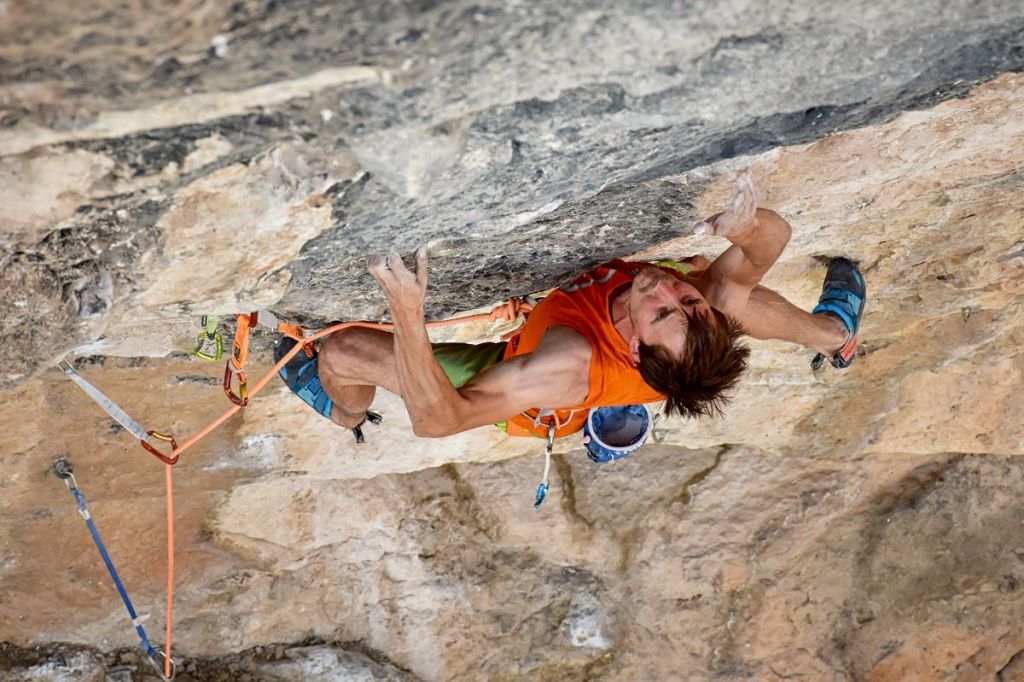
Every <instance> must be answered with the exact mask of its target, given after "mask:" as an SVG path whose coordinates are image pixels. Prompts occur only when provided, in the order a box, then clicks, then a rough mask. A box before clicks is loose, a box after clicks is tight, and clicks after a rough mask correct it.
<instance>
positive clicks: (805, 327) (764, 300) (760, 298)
mask: <svg viewBox="0 0 1024 682" xmlns="http://www.w3.org/2000/svg"><path fill="white" fill-rule="evenodd" d="M734 317H736V319H737V320H739V322H740V325H741V326H742V327H743V330H744V331H745V332H746V333H747V334H749V335H750V336H753V337H754V338H755V339H763V340H767V339H778V340H780V341H790V342H792V343H797V344H800V345H802V346H806V347H807V348H810V349H812V350H816V351H818V352H819V353H824V354H826V355H831V354H832V353H834V352H835V351H836V350H837V349H838V348H840V347H841V346H842V345H843V344H844V343H846V341H847V338H848V337H849V334H848V332H847V330H846V326H845V325H844V324H843V322H842V320H840V319H839V318H838V317H836V316H835V315H832V314H831V313H827V312H820V313H814V314H812V313H809V312H807V311H806V310H801V309H800V308H797V307H796V306H795V305H793V304H792V303H790V302H789V301H787V300H786V299H785V298H783V297H782V296H780V295H779V294H777V293H776V292H774V291H772V290H771V289H768V288H767V287H763V286H760V285H758V286H757V287H755V288H754V290H753V291H751V292H750V300H749V301H748V302H747V305H746V307H744V308H743V310H742V311H740V313H739V314H738V315H734Z"/></svg>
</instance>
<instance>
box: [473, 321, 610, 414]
mask: <svg viewBox="0 0 1024 682" xmlns="http://www.w3.org/2000/svg"><path fill="white" fill-rule="evenodd" d="M590 359H591V347H590V343H589V342H588V341H587V340H586V338H584V337H583V336H582V335H581V334H579V333H578V332H576V331H574V330H572V329H569V328H568V327H552V328H551V329H549V330H548V332H547V333H546V334H545V336H544V338H543V340H542V341H541V343H540V345H539V346H538V347H537V349H536V350H534V351H533V352H532V353H528V354H525V355H518V356H515V357H512V358H509V359H508V360H504V361H502V362H499V363H497V364H495V365H492V366H491V367H488V368H487V369H486V370H484V371H483V372H481V373H480V374H478V375H477V376H475V377H474V378H473V379H472V380H470V381H469V382H468V383H467V384H466V385H464V386H463V387H462V388H460V389H458V391H459V395H460V396H461V398H462V400H463V405H462V406H461V408H460V410H459V412H460V415H459V421H460V422H461V423H460V424H459V425H458V427H457V428H456V429H455V430H456V431H462V430H465V429H471V428H474V427H477V426H483V425H485V424H493V423H495V422H499V421H502V420H505V419H508V418H509V417H511V416H513V415H515V414H518V413H520V412H522V411H524V410H528V409H530V408H532V407H539V408H556V407H570V406H573V405H578V404H580V403H582V402H583V401H584V400H586V398H587V394H588V393H589V390H590V389H589V377H590Z"/></svg>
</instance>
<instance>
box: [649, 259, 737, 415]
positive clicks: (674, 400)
mask: <svg viewBox="0 0 1024 682" xmlns="http://www.w3.org/2000/svg"><path fill="white" fill-rule="evenodd" d="M629 317H630V321H631V323H632V326H633V337H632V339H631V340H630V350H631V352H632V355H633V360H634V362H636V363H637V368H638V369H639V370H640V376H642V377H643V379H644V381H645V382H647V384H648V385H649V386H650V387H651V388H653V389H654V390H656V391H658V392H659V393H661V394H663V395H664V396H665V397H666V403H665V412H666V413H667V414H673V413H676V414H682V415H685V416H689V417H696V416H699V415H708V416H711V415H714V414H716V413H719V412H721V409H722V406H723V405H724V404H725V403H726V401H727V400H728V398H727V397H726V395H725V394H726V393H727V392H728V391H729V390H730V389H732V388H733V387H734V386H735V385H736V383H737V381H738V380H739V377H740V374H742V373H743V370H744V369H746V366H747V356H748V355H749V354H750V350H749V349H747V348H746V347H744V346H743V345H741V344H740V343H739V338H740V336H742V333H743V332H742V330H741V329H740V326H739V323H738V322H737V321H736V320H735V319H733V318H731V317H729V316H728V315H725V314H724V313H722V312H720V311H718V310H715V309H714V308H712V307H711V306H710V305H708V303H707V301H706V300H704V296H703V295H702V294H701V293H700V291H698V290H697V288H696V287H694V286H693V285H692V284H690V283H689V282H686V281H683V280H680V279H677V278H676V277H673V276H672V275H670V274H669V273H667V272H664V271H663V270H660V269H658V268H644V269H643V270H641V271H640V272H639V273H637V275H636V277H635V278H634V280H633V286H632V287H631V289H630V292H629Z"/></svg>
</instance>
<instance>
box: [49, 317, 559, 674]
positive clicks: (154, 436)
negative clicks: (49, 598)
mask: <svg viewBox="0 0 1024 682" xmlns="http://www.w3.org/2000/svg"><path fill="white" fill-rule="evenodd" d="M534 305H535V302H534V301H532V300H531V299H520V298H514V299H510V300H509V302H508V303H506V304H504V305H501V306H498V307H497V308H495V309H494V310H493V311H492V312H490V313H481V314H477V315H467V316H464V317H457V318H452V319H448V320H439V321H436V322H428V323H426V326H427V327H428V328H435V327H443V326H448V325H455V324H466V323H469V322H478V321H480V322H482V321H490V322H494V321H499V320H504V321H510V320H514V319H516V318H517V317H518V316H519V315H520V314H521V313H528V312H529V311H531V310H532V309H533V307H534ZM236 317H237V320H238V327H237V331H236V333H235V339H234V344H233V347H232V353H231V357H230V358H229V359H228V361H227V363H226V364H225V368H224V393H225V394H226V395H227V397H228V399H229V400H230V401H231V402H232V403H233V404H232V406H231V407H230V408H229V409H228V410H227V411H225V412H224V413H223V414H221V415H220V416H219V417H217V418H216V419H214V420H213V421H211V422H210V423H209V424H207V425H206V426H205V427H203V428H202V429H200V430H199V431H198V432H197V433H196V434H195V435H193V436H192V437H191V438H189V439H187V440H186V441H185V442H184V443H182V444H181V445H180V446H179V445H178V443H177V441H176V440H175V439H174V438H173V437H172V436H170V435H167V434H163V433H160V432H158V431H146V430H145V429H143V428H142V426H141V425H140V424H139V423H138V422H137V421H135V420H134V419H133V418H132V417H131V416H130V415H129V414H128V413H127V412H126V411H125V410H124V409H123V408H121V407H120V406H119V405H118V404H117V403H115V402H114V401H113V400H111V399H110V398H108V397H107V396H106V395H105V394H104V393H103V392H102V391H100V390H99V389H97V388H96V387H95V386H93V385H92V384H91V383H89V382H88V381H86V379H85V378H84V377H82V376H81V375H80V374H79V373H78V372H77V371H76V370H75V368H74V367H73V366H72V365H71V363H70V362H68V361H66V360H64V361H62V362H61V363H60V364H59V365H58V367H59V369H60V370H61V371H62V372H64V374H66V375H67V376H68V377H69V378H70V379H71V380H72V381H74V382H75V383H76V384H78V386H79V387H80V388H81V389H82V390H83V391H84V392H85V393H86V394H87V395H88V396H89V397H91V398H92V399H93V400H94V401H95V402H96V403H97V404H98V405H99V406H100V407H101V408H102V409H103V410H104V411H105V412H106V413H107V414H109V415H110V416H111V417H112V418H113V419H114V420H115V421H117V422H118V423H119V424H121V426H123V427H124V428H125V429H126V430H127V431H128V432H129V433H131V434H132V435H134V436H135V437H136V438H138V439H139V441H140V443H141V444H142V447H143V448H145V450H146V451H147V452H149V453H150V454H152V455H154V456H155V457H157V458H159V459H160V460H161V461H162V462H164V464H165V465H166V466H165V472H166V473H165V476H166V484H167V495H166V496H167V629H166V635H165V645H164V646H165V649H166V653H164V652H163V651H160V650H158V649H155V648H154V647H153V646H152V645H150V644H149V640H148V639H147V638H146V634H145V631H144V630H143V629H142V625H141V621H140V619H138V618H137V616H136V615H135V610H134V608H133V607H132V604H131V601H130V600H129V599H128V594H127V593H126V592H125V590H124V586H123V585H122V584H121V581H120V578H118V576H117V572H116V571H115V570H114V566H113V564H112V563H111V562H110V557H109V555H108V554H107V552H106V549H105V548H104V546H103V544H102V541H101V540H100V537H99V533H98V532H97V531H96V529H95V525H94V524H93V522H92V520H91V518H90V517H89V516H88V512H87V511H86V510H85V498H84V497H82V496H81V493H80V492H78V488H77V485H73V484H74V477H73V475H72V473H71V465H70V463H69V462H67V460H59V462H64V463H65V464H64V465H62V468H61V469H60V472H58V467H57V465H56V464H55V465H54V469H53V471H54V474H56V475H57V476H58V477H60V478H62V479H63V480H64V482H65V485H67V486H68V489H69V490H71V491H72V493H73V494H74V495H75V498H76V500H79V504H80V511H81V513H82V515H83V517H84V518H85V519H86V522H87V523H88V525H89V530H90V532H92V534H93V538H94V539H95V541H96V544H97V546H98V547H99V548H100V553H101V554H102V555H103V560H104V562H106V564H107V569H108V570H109V571H110V574H111V576H112V577H113V578H114V583H115V584H116V585H117V588H118V591H119V592H120V593H121V597H122V599H123V600H124V602H125V605H126V606H127V607H128V612H129V614H130V615H131V616H132V622H133V623H134V624H135V626H136V629H137V630H138V632H139V635H140V637H142V640H143V643H144V646H145V647H146V651H147V653H148V654H149V660H150V663H151V664H152V665H153V667H154V669H156V671H157V673H158V674H159V675H160V677H161V679H163V680H165V681H166V680H172V679H173V678H174V675H175V673H176V668H175V664H174V661H173V659H172V658H171V641H172V636H173V622H174V620H173V605H174V485H173V473H172V470H173V468H174V465H175V464H176V463H177V462H178V460H179V458H180V457H181V454H182V453H183V452H184V451H185V450H187V449H189V448H190V447H192V446H193V445H195V444H196V443H198V442H199V441H200V440H202V439H203V438H204V437H206V436H207V435H209V434H210V433H211V432H213V431H214V430H215V429H216V428H217V427H219V426H220V425H221V424H223V423H224V422H225V421H227V420H228V419H230V418H231V417H232V416H233V415H234V414H235V413H236V412H238V411H239V410H241V409H242V408H243V407H246V406H247V405H248V404H249V402H250V400H251V399H252V398H253V397H255V396H256V394H258V393H259V392H260V391H262V390H263V388H264V387H266V385H267V384H268V383H269V382H270V381H271V380H272V379H273V377H274V375H276V374H277V373H278V372H279V371H280V370H281V369H282V368H283V367H284V366H285V365H286V364H288V362H289V361H290V360H291V359H292V358H293V357H295V355H296V354H297V353H298V352H299V351H305V352H306V353H307V354H308V355H310V357H312V344H313V343H315V342H316V341H317V340H319V339H322V338H325V337H327V336H330V335H331V334H333V333H335V332H337V331H340V330H342V329H345V328H348V327H369V328H371V329H382V330H387V331H393V330H394V325H393V324H389V323H385V322H342V323H339V324H335V325H332V326H330V327H327V328H326V329H323V330H321V331H319V332H312V331H310V330H308V329H305V328H304V327H300V326H298V325H294V324H287V323H285V322H282V321H280V320H278V319H277V318H276V317H275V316H274V315H273V314H272V313H269V312H265V311H263V312H253V313H249V314H247V315H246V314H239V315H237V316H236ZM257 324H264V325H266V326H268V327H270V328H272V329H275V330H276V331H278V332H280V333H281V334H284V335H286V336H289V337H291V338H293V339H295V340H296V341H298V342H299V343H296V344H295V346H294V347H293V348H292V349H291V350H289V351H288V352H287V353H285V355H284V356H283V357H282V358H281V359H280V360H279V361H278V362H277V364H275V365H274V367H273V368H272V369H271V370H270V371H269V372H267V373H266V374H265V375H264V376H263V377H261V378H260V380H259V381H257V382H256V383H255V385H253V387H252V388H251V389H250V388H249V385H248V379H247V377H246V375H245V365H246V363H247V361H248V358H249V336H250V331H251V330H252V329H253V328H254V327H255V326H256V325H257ZM204 327H205V332H204V333H203V334H200V337H199V342H200V345H199V346H198V347H197V349H196V351H195V352H194V355H197V356H198V357H201V358H203V359H211V356H212V357H214V358H216V357H218V356H219V354H220V351H221V349H222V341H220V337H219V334H216V319H214V320H213V321H212V322H210V321H209V318H207V319H204ZM516 333H518V330H514V331H512V332H509V333H507V334H505V335H503V336H502V338H503V339H507V338H510V337H511V336H513V335H514V334H516ZM210 334H213V335H214V336H212V337H211V336H210ZM204 336H206V337H207V341H209V340H210V339H212V340H213V343H214V344H215V345H214V346H213V347H214V348H215V349H216V350H215V351H214V353H209V352H201V351H204V348H203V337H204ZM235 377H237V378H238V392H237V393H235V391H234V390H233V383H234V378H235ZM556 423H557V419H553V421H552V426H551V427H550V430H549V432H548V442H547V448H546V451H545V460H544V476H543V479H542V481H541V484H540V486H538V489H537V501H536V502H535V504H534V506H535V507H536V508H539V507H540V504H541V503H542V502H543V501H544V497H545V496H546V495H547V490H548V472H549V471H550V468H551V450H552V447H553V443H554V437H555V428H556V427H555V424H556ZM155 441H163V442H166V443H170V445H171V453H170V454H169V455H168V454H165V453H163V452H161V451H160V450H158V449H157V448H156V445H157V444H156V442H155ZM62 474H66V477H65V476H63V475H62ZM157 656H162V657H163V658H164V666H163V670H162V671H161V670H160V668H159V665H158V663H157V660H156V658H157Z"/></svg>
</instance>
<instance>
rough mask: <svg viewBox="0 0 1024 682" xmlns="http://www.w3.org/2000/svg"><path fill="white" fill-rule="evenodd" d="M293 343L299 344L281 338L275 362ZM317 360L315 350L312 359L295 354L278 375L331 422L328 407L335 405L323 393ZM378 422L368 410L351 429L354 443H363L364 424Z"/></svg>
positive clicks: (292, 346)
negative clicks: (361, 419) (354, 439)
mask: <svg viewBox="0 0 1024 682" xmlns="http://www.w3.org/2000/svg"><path fill="white" fill-rule="evenodd" d="M296 343H298V341H296V340H295V339H293V338H290V337H288V336H286V337H284V338H282V339H281V341H280V342H279V343H278V344H277V347H276V348H275V349H274V362H280V361H281V358H283V357H284V356H285V355H287V354H288V351H290V350H291V349H292V348H294V347H295V344H296ZM317 360H318V356H317V352H316V350H315V349H314V350H313V357H309V356H308V355H306V353H305V352H300V353H296V355H295V357H293V358H292V359H291V360H289V361H288V362H287V363H286V364H285V366H284V367H282V368H281V370H280V371H279V372H278V374H280V375H281V378H282V379H284V383H285V384H287V386H288V388H289V389H291V391H292V393H294V394H295V395H297V396H299V397H300V398H302V401H303V402H304V403H306V404H307V405H309V406H310V407H312V408H313V409H314V410H316V412H317V414H319V415H321V416H323V417H327V418H328V419H330V418H331V408H332V407H334V403H333V402H332V401H331V398H330V396H328V395H327V391H325V390H324V386H323V384H322V383H320V371H319V366H318V362H317ZM381 420H382V417H381V416H380V415H379V414H377V413H376V412H371V411H370V410H367V411H366V416H365V417H364V418H363V421H361V422H359V423H358V424H357V425H356V426H354V427H353V428H352V435H354V436H355V438H356V442H357V443H365V442H366V438H365V437H364V436H363V429H362V426H363V424H365V423H366V422H370V423H371V424H380V423H381Z"/></svg>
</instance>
